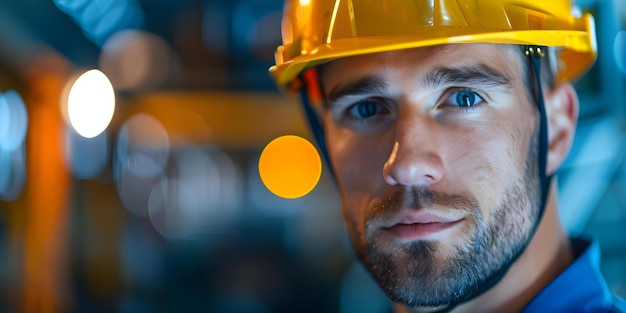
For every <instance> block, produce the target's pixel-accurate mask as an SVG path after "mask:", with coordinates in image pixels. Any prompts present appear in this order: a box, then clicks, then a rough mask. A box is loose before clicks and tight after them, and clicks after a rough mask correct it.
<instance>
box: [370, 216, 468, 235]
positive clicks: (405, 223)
mask: <svg viewBox="0 0 626 313" xmlns="http://www.w3.org/2000/svg"><path fill="white" fill-rule="evenodd" d="M462 221H463V218H452V217H444V216H439V215H435V214H430V213H426V214H419V215H415V216H413V215H404V216H401V217H400V218H399V219H398V220H397V221H396V222H394V223H392V225H390V226H388V227H382V229H383V230H384V231H386V232H389V233H390V234H391V235H392V236H394V237H396V238H397V239H401V240H421V239H432V237H434V236H435V234H438V233H440V232H443V231H445V230H448V229H450V228H452V227H454V226H456V225H458V224H460V223H461V222H462Z"/></svg>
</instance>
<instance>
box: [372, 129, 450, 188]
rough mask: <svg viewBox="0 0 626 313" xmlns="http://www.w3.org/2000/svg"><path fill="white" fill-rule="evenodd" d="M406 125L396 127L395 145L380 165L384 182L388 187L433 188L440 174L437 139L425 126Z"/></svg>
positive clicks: (440, 166)
mask: <svg viewBox="0 0 626 313" xmlns="http://www.w3.org/2000/svg"><path fill="white" fill-rule="evenodd" d="M407 124H410V123H401V122H398V124H397V125H396V142H395V143H394V145H393V148H392V151H391V153H390V154H389V157H388V159H387V161H386V162H385V165H384V166H383V176H384V178H385V181H386V182H387V184H389V185H403V186H430V185H433V184H435V183H437V182H438V181H440V180H441V178H442V177H443V172H444V166H443V161H442V158H441V155H440V152H439V148H438V146H439V145H438V143H437V138H436V136H432V134H433V133H434V131H433V130H432V129H431V130H430V131H428V130H427V128H428V125H422V126H416V125H415V124H418V123H415V122H413V123H412V124H413V125H412V126H410V125H407ZM431 126H432V125H431Z"/></svg>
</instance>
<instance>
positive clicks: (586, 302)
mask: <svg viewBox="0 0 626 313" xmlns="http://www.w3.org/2000/svg"><path fill="white" fill-rule="evenodd" d="M572 247H573V249H574V255H577V256H578V257H577V258H576V259H575V260H574V262H573V263H572V264H570V266H569V267H568V268H567V269H565V271H563V273H561V274H560V275H559V276H558V277H557V278H556V279H555V280H553V281H552V282H551V283H550V284H549V285H548V286H546V288H544V289H543V290H542V291H541V292H540V293H539V294H538V295H537V296H536V297H535V298H534V299H533V300H532V301H531V302H530V303H529V304H528V305H527V306H526V308H525V309H524V310H523V311H522V312H523V313H535V312H537V313H545V312H567V313H577V312H580V313H586V312H606V313H619V312H626V301H624V300H623V299H621V298H619V297H617V296H616V295H614V294H613V293H611V291H610V290H609V288H608V287H607V285H606V282H605V281H604V278H603V277H602V274H601V273H600V246H599V244H598V242H597V241H595V240H594V241H590V240H585V239H573V240H572Z"/></svg>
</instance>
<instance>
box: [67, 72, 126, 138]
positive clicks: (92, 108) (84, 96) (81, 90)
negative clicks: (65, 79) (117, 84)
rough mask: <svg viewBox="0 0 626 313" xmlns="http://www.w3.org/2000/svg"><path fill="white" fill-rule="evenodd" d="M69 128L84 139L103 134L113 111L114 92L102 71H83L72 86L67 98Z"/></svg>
mask: <svg viewBox="0 0 626 313" xmlns="http://www.w3.org/2000/svg"><path fill="white" fill-rule="evenodd" d="M67 106H68V108H67V113H68V117H69V119H70V123H71V124H72V127H74V129H75V130H76V132H77V133H79V134H80V135H81V136H83V137H85V138H93V137H95V136H98V135H99V134H100V133H102V132H103V131H104V130H105V129H106V128H107V127H108V126H109V123H110V122H111V119H112V118H113V113H114V111H115V91H114V90H113V86H112V85H111V82H110V81H109V79H108V78H107V76H106V75H104V73H102V72H101V71H99V70H97V69H93V70H89V71H87V72H85V73H83V74H82V75H81V76H80V77H78V79H76V81H75V82H74V84H73V85H72V88H71V89H70V92H69V96H68V99H67Z"/></svg>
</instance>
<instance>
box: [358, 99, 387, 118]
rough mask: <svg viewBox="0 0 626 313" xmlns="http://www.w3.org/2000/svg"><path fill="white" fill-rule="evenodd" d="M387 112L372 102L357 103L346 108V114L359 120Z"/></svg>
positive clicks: (378, 104)
mask: <svg viewBox="0 0 626 313" xmlns="http://www.w3.org/2000/svg"><path fill="white" fill-rule="evenodd" d="M387 112H389V111H387V109H385V108H384V107H383V106H382V105H380V103H378V102H376V101H374V100H364V101H359V102H357V103H355V104H353V105H352V106H350V107H349V108H348V113H349V114H350V115H351V116H353V117H355V118H359V119H366V118H369V117H372V116H374V115H377V114H384V113H387Z"/></svg>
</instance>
